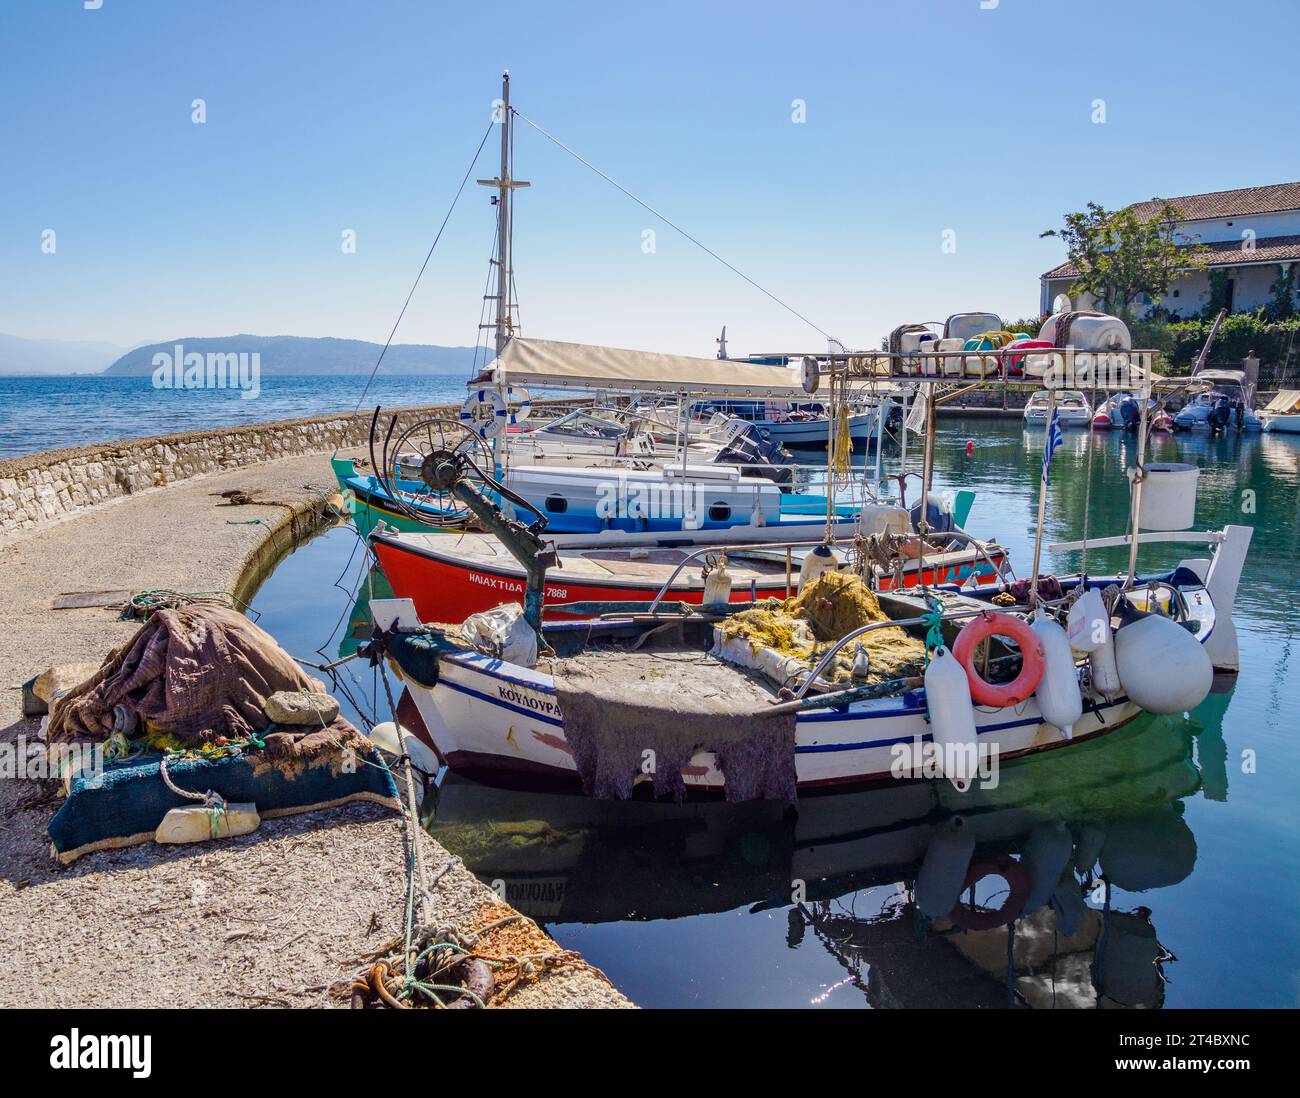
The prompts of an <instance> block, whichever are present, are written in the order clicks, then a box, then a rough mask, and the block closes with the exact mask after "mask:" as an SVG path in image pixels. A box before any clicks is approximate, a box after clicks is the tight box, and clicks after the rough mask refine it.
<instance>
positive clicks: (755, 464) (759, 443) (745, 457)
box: [715, 425, 796, 485]
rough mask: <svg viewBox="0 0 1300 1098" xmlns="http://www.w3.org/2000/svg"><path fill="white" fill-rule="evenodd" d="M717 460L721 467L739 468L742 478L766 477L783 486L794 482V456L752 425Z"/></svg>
mask: <svg viewBox="0 0 1300 1098" xmlns="http://www.w3.org/2000/svg"><path fill="white" fill-rule="evenodd" d="M715 460H716V461H717V462H718V464H720V465H739V466H740V475H741V476H742V477H764V478H766V479H767V480H770V481H772V482H773V483H774V484H782V485H784V484H789V483H790V482H791V481H793V480H794V469H793V468H792V466H794V465H795V464H796V462H795V458H794V455H793V454H791V453H790V451H789V450H787V449H786V448H785V447H784V446H782V445H781V444H780V443H779V442H774V441H773V440H772V439H770V438H768V437H767V435H766V434H765V433H764V432H761V431H760V430H759V429H758V428H757V427H755V426H753V425H751V426H748V427H746V428H745V429H744V430H743V431H741V432H739V433H738V434H737V435H736V436H735V437H734V438H733V439H732V440H731V441H730V442H728V443H727V444H726V445H725V446H724V447H722V449H721V450H719V451H718V456H717V458H716V459H715Z"/></svg>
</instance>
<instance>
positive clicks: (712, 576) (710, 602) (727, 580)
mask: <svg viewBox="0 0 1300 1098" xmlns="http://www.w3.org/2000/svg"><path fill="white" fill-rule="evenodd" d="M703 601H704V605H705V606H717V605H718V604H719V603H721V604H722V605H724V606H725V605H726V604H727V603H729V602H730V601H731V573H730V572H728V571H727V562H726V560H723V561H721V562H720V563H719V564H718V566H717V567H716V568H714V569H713V570H712V571H711V572H710V573H709V574H708V577H707V578H706V579H705V580H704V600H703Z"/></svg>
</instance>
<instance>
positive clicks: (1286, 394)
mask: <svg viewBox="0 0 1300 1098" xmlns="http://www.w3.org/2000/svg"><path fill="white" fill-rule="evenodd" d="M1259 425H1260V430H1263V431H1276V432H1277V433H1278V434H1285V435H1300V390H1298V389H1283V390H1282V391H1281V392H1280V393H1278V394H1277V396H1275V397H1274V398H1273V399H1272V400H1270V401H1269V402H1268V407H1267V408H1265V409H1263V410H1262V411H1261V412H1260V413H1259Z"/></svg>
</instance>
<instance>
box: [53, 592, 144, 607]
mask: <svg viewBox="0 0 1300 1098" xmlns="http://www.w3.org/2000/svg"><path fill="white" fill-rule="evenodd" d="M130 601H131V592H130V591H72V592H69V593H68V594H66V595H59V596H58V597H57V598H55V600H54V602H53V604H52V606H53V609H55V610H88V609H90V608H92V607H97V606H125V605H126V604H127V603H128V602H130Z"/></svg>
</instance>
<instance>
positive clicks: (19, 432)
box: [0, 374, 465, 458]
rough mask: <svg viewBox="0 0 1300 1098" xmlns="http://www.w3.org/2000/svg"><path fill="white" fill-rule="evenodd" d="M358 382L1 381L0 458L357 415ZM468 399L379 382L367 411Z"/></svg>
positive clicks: (361, 382)
mask: <svg viewBox="0 0 1300 1098" xmlns="http://www.w3.org/2000/svg"><path fill="white" fill-rule="evenodd" d="M365 385H366V378H365V376H364V375H360V374H341V375H330V376H325V377H266V378H263V379H262V383H261V391H260V392H259V394H258V395H257V397H255V398H250V399H244V398H242V397H241V396H240V394H239V391H238V390H237V389H183V390H176V389H155V388H154V387H153V383H152V379H151V378H148V377H0V458H5V457H13V456H15V455H17V454H27V453H32V452H33V451H36V450H57V449H61V448H62V447H65V446H80V445H82V444H83V443H88V442H112V441H115V440H117V439H125V438H140V437H143V436H148V435H165V434H171V433H173V432H176V431H197V430H203V429H204V428H208V427H227V426H234V425H238V424H245V423H268V422H271V421H273V420H277V419H295V418H297V417H298V416H313V415H320V414H323V413H327V412H351V411H353V410H354V409H355V408H356V407H357V401H358V400H359V399H360V398H361V394H362V391H363V390H364V389H365ZM464 399H465V384H464V379H463V378H461V377H459V376H456V377H448V376H445V375H437V376H429V377H420V376H411V377H385V376H383V375H382V374H381V375H380V376H378V377H376V378H375V380H374V383H373V384H371V386H370V388H369V390H368V391H367V392H366V397H365V403H364V404H363V405H362V409H363V410H365V411H369V410H371V409H373V408H374V406H375V405H376V404H383V405H386V406H389V407H397V406H400V405H408V404H436V403H440V402H442V401H456V402H460V401H461V400H464Z"/></svg>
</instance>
